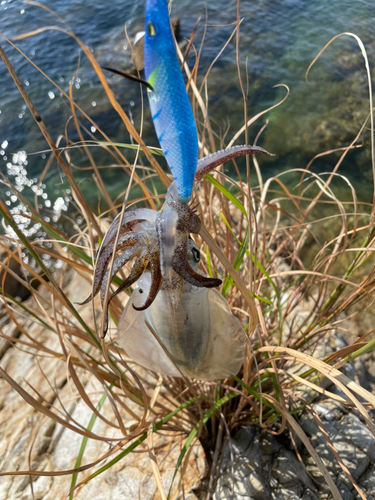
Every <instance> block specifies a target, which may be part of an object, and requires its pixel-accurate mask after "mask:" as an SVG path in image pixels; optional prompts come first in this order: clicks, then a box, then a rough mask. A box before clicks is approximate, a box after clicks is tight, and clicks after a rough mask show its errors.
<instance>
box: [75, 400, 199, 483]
mask: <svg viewBox="0 0 375 500" xmlns="http://www.w3.org/2000/svg"><path fill="white" fill-rule="evenodd" d="M206 397H207V396H206V395H205V394H202V395H201V396H198V397H194V398H191V399H189V401H186V402H185V403H183V404H182V405H180V406H179V407H178V408H176V409H175V410H173V411H172V412H171V413H169V414H168V415H167V416H165V417H164V418H162V419H161V420H160V421H159V422H158V423H157V424H155V425H154V427H153V432H156V431H158V430H160V429H161V428H162V427H163V425H164V424H166V423H167V422H168V421H169V420H170V419H171V418H173V417H174V416H175V415H177V413H179V412H180V411H182V410H184V409H185V408H188V407H189V406H191V405H192V404H193V403H195V402H196V401H198V400H199V399H203V398H206ZM146 438H147V432H145V433H144V434H142V436H140V437H139V438H138V439H136V440H135V441H134V442H133V443H132V444H131V445H130V446H128V447H127V448H126V449H125V450H124V451H122V452H121V453H119V454H118V455H117V457H115V458H113V459H112V460H111V461H110V462H108V463H107V464H105V465H103V467H101V468H100V469H99V470H97V471H96V472H94V473H93V474H91V475H90V476H89V477H88V478H86V479H85V480H84V481H82V483H87V482H88V481H90V480H91V479H93V478H94V477H96V476H99V474H102V472H105V471H106V470H108V469H110V468H111V467H112V466H113V465H115V464H117V462H119V461H120V460H121V459H122V458H124V457H126V455H129V453H130V452H132V451H133V450H135V448H137V446H139V445H140V444H141V443H143V441H144V440H145V439H146Z"/></svg>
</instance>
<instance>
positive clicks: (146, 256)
mask: <svg viewBox="0 0 375 500" xmlns="http://www.w3.org/2000/svg"><path fill="white" fill-rule="evenodd" d="M149 260H150V251H149V249H147V250H144V251H143V252H142V253H141V254H140V256H139V258H138V259H137V260H136V262H135V264H134V266H133V268H132V270H131V272H130V274H129V276H128V277H127V278H126V279H125V280H124V281H123V282H122V283H121V285H120V286H119V287H118V288H117V290H116V291H115V292H113V294H112V295H111V296H110V297H109V299H108V305H109V303H110V302H111V300H112V299H114V298H115V297H116V295H118V294H119V293H120V292H122V291H123V290H126V289H127V288H129V286H132V285H133V283H135V282H136V281H137V280H138V279H139V278H140V277H141V276H142V274H143V272H144V270H145V269H146V267H147V264H148V262H149Z"/></svg>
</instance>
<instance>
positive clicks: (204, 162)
mask: <svg viewBox="0 0 375 500" xmlns="http://www.w3.org/2000/svg"><path fill="white" fill-rule="evenodd" d="M255 154H263V155H268V156H275V155H274V154H272V153H269V152H268V151H266V150H265V149H263V148H261V147H260V146H233V147H231V148H227V149H222V150H221V151H217V152H216V153H212V154H210V155H208V156H205V157H204V158H201V159H200V160H198V164H197V171H196V173H195V182H199V181H201V180H202V179H203V177H204V176H205V175H206V174H208V173H209V172H211V170H213V169H214V168H216V167H218V166H219V165H222V164H223V163H225V162H226V161H228V160H231V159H232V158H236V157H237V156H244V155H255Z"/></svg>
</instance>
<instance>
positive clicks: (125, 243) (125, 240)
mask: <svg viewBox="0 0 375 500" xmlns="http://www.w3.org/2000/svg"><path fill="white" fill-rule="evenodd" d="M138 240H139V238H138V236H137V235H135V234H126V235H124V236H122V237H121V238H120V239H119V243H120V244H121V246H120V247H118V248H117V250H120V248H124V247H132V246H134V245H135V244H136V243H137V241H138ZM112 255H113V245H112V246H111V247H107V248H106V249H105V250H104V251H103V253H102V254H101V255H100V256H99V258H98V260H97V264H96V268H95V271H94V279H93V284H92V292H91V293H90V295H89V296H88V297H87V299H85V300H84V301H83V302H78V304H79V305H84V304H87V303H88V302H90V300H92V299H93V298H94V297H95V296H96V295H97V293H98V292H99V290H100V287H101V285H102V283H103V279H104V275H105V272H106V270H107V268H108V264H109V261H110V259H111V257H112Z"/></svg>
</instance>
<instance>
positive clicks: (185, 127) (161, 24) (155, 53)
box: [145, 0, 198, 203]
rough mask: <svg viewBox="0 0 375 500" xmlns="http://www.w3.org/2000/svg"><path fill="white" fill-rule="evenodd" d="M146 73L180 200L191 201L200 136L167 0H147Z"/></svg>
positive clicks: (155, 118)
mask: <svg viewBox="0 0 375 500" xmlns="http://www.w3.org/2000/svg"><path fill="white" fill-rule="evenodd" d="M145 75H146V80H147V81H148V83H149V84H150V85H151V86H152V88H153V91H151V90H150V89H148V90H147V93H148V98H149V103H150V108H151V114H152V119H153V122H154V126H155V130H156V134H157V136H158V140H159V142H160V146H161V148H162V150H163V153H164V155H165V158H166V160H167V162H168V165H169V168H170V169H171V172H172V175H173V177H174V179H175V181H176V185H177V191H178V199H179V201H180V202H182V203H187V202H188V201H189V200H190V197H191V193H192V189H193V183H194V176H195V171H196V169H197V162H198V135H197V129H196V126H195V120H194V116H193V112H192V109H191V106H190V102H189V98H188V95H187V93H186V89H185V83H184V80H183V77H182V73H181V70H180V64H179V62H178V59H177V55H176V49H175V45H174V39H173V35H172V30H171V26H170V21H169V14H168V6H167V2H166V0H147V1H146V34H145Z"/></svg>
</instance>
